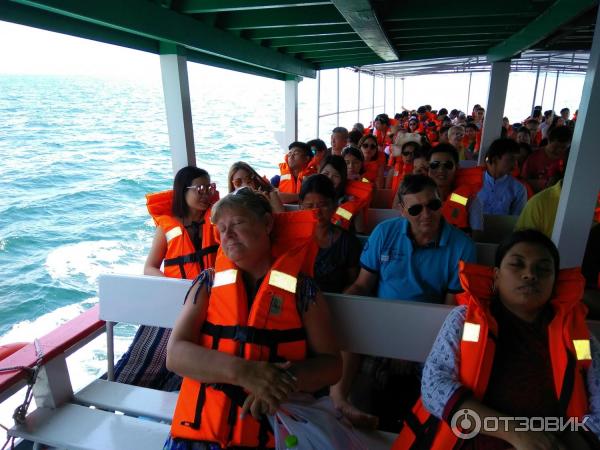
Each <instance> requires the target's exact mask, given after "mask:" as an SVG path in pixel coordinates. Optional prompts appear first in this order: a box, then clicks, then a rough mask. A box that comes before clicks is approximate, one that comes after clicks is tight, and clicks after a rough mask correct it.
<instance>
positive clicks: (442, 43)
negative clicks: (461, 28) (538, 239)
mask: <svg viewBox="0 0 600 450" xmlns="http://www.w3.org/2000/svg"><path fill="white" fill-rule="evenodd" d="M498 41H499V39H491V38H490V39H461V40H448V39H439V38H438V39H437V40H432V41H429V42H421V41H416V42H402V43H399V44H396V48H397V49H398V51H403V50H407V49H411V48H414V49H419V48H422V49H428V48H431V46H432V45H434V46H435V48H446V47H472V46H481V45H487V46H488V47H491V46H492V45H494V44H496V43H497V42H498Z"/></svg>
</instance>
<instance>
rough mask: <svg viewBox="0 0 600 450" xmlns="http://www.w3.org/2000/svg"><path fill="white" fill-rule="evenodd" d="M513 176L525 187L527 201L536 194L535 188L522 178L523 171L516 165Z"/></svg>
mask: <svg viewBox="0 0 600 450" xmlns="http://www.w3.org/2000/svg"><path fill="white" fill-rule="evenodd" d="M511 175H512V176H513V177H515V179H516V180H517V181H518V182H519V183H521V184H522V185H523V186H524V187H525V190H526V191H527V200H529V199H530V198H531V197H533V194H535V192H533V188H532V187H531V185H530V184H529V183H528V182H527V181H525V180H524V179H523V178H521V171H520V170H519V166H518V165H517V164H516V163H515V168H514V169H513V171H512V173H511Z"/></svg>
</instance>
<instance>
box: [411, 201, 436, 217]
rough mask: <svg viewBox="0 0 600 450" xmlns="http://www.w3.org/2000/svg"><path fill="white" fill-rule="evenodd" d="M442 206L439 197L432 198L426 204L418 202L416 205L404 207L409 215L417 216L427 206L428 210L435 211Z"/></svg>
mask: <svg viewBox="0 0 600 450" xmlns="http://www.w3.org/2000/svg"><path fill="white" fill-rule="evenodd" d="M441 207H442V201H441V200H440V199H439V198H434V199H433V200H431V201H430V202H429V203H427V204H426V205H421V204H420V203H418V204H416V205H412V206H411V207H410V208H406V211H407V212H408V213H409V214H410V215H411V216H418V215H419V214H421V212H422V211H423V208H427V209H428V210H430V211H437V210H438V209H440V208H441Z"/></svg>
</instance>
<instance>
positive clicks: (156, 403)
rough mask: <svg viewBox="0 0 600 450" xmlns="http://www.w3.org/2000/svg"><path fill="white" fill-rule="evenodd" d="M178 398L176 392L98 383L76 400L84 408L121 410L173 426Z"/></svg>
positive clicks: (85, 389) (93, 384)
mask: <svg viewBox="0 0 600 450" xmlns="http://www.w3.org/2000/svg"><path fill="white" fill-rule="evenodd" d="M177 395H178V393H177V392H164V391H159V390H156V389H149V388H144V387H138V386H132V385H129V384H123V383H116V382H113V381H106V380H96V381H94V382H93V383H91V384H89V385H88V386H86V387H84V388H83V389H82V390H80V391H79V392H77V393H75V395H74V397H73V401H74V402H75V403H78V404H80V405H84V406H95V407H96V408H99V409H103V410H106V411H120V412H122V413H123V414H125V415H128V416H135V417H137V416H143V417H149V418H152V419H155V420H158V421H162V422H165V423H168V424H170V423H171V419H172V417H173V412H174V411H175V404H176V403H177Z"/></svg>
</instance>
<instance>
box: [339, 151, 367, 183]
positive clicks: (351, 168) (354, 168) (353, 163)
mask: <svg viewBox="0 0 600 450" xmlns="http://www.w3.org/2000/svg"><path fill="white" fill-rule="evenodd" d="M342 158H344V161H345V162H346V169H347V178H348V180H350V181H361V180H362V179H363V173H364V171H365V168H364V164H365V157H364V155H363V154H362V152H361V151H360V150H358V148H356V147H346V148H345V149H344V150H342Z"/></svg>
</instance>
